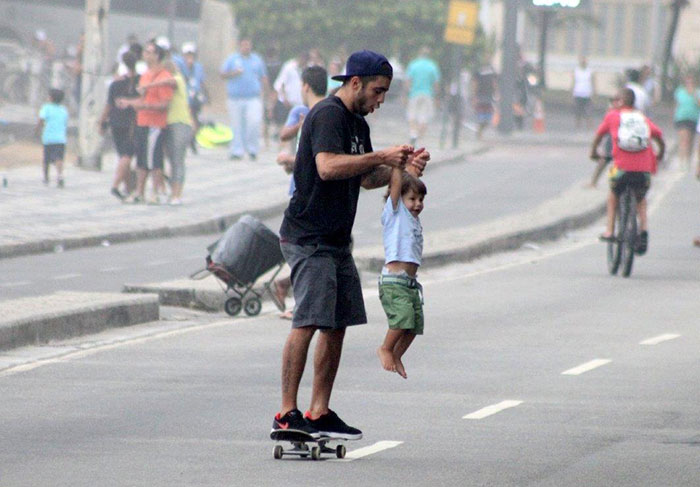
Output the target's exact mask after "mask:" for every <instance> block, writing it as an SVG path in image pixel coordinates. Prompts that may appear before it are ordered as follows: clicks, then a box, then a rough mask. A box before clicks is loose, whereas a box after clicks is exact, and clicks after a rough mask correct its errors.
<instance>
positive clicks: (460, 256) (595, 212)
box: [355, 203, 606, 272]
mask: <svg viewBox="0 0 700 487" xmlns="http://www.w3.org/2000/svg"><path fill="white" fill-rule="evenodd" d="M605 209H606V205H605V203H602V204H600V205H599V206H596V207H595V208H593V209H591V210H588V211H585V212H582V213H579V214H575V215H571V216H568V217H565V218H562V219H560V220H558V221H556V222H554V223H550V224H545V225H540V226H535V227H531V228H528V229H524V230H520V231H517V232H512V233H504V234H502V235H497V236H495V237H488V238H486V239H483V240H481V241H477V242H475V243H472V244H469V245H467V246H465V247H462V248H453V249H445V250H442V251H439V252H429V253H427V254H425V255H424V256H423V265H434V266H441V265H447V264H451V263H454V262H469V261H471V260H475V259H479V258H481V257H486V256H488V255H492V254H496V253H499V252H507V251H510V250H516V249H518V248H520V247H522V246H523V244H525V243H528V242H545V241H553V240H557V239H558V238H559V237H561V236H562V235H564V234H566V233H567V232H569V231H571V230H575V229H578V228H582V227H586V226H588V225H591V224H593V223H594V222H595V221H596V220H598V219H599V218H601V217H602V216H604V215H605ZM355 263H356V265H357V267H358V268H359V269H362V270H367V271H375V272H380V271H381V269H382V267H383V266H384V259H383V258H375V257H356V258H355Z"/></svg>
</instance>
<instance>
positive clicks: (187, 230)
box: [0, 201, 287, 259]
mask: <svg viewBox="0 0 700 487" xmlns="http://www.w3.org/2000/svg"><path fill="white" fill-rule="evenodd" d="M286 207H287V201H285V202H283V203H278V204H274V205H271V206H268V207H265V208H260V209H257V210H247V211H243V212H239V213H231V214H229V215H224V216H220V217H216V218H212V219H209V220H205V221H203V222H198V223H190V224H186V225H180V226H176V227H170V226H164V227H158V228H153V229H148V230H136V231H131V232H115V233H103V234H98V235H93V236H90V237H76V238H68V239H49V240H39V241H36V242H29V243H23V244H16V245H0V259H4V258H8V257H20V256H23V255H33V254H41V253H47V252H53V251H54V250H55V248H56V247H57V246H61V247H63V249H65V250H68V249H77V248H81V247H97V246H99V245H100V244H101V243H102V242H103V241H105V240H107V241H109V242H110V243H125V242H135V241H139V240H150V239H157V238H168V237H182V236H188V235H205V234H210V233H211V234H214V233H220V232H223V231H225V230H226V229H227V228H228V227H229V226H230V225H232V224H233V223H235V222H236V221H238V219H239V218H240V217H242V216H243V215H253V216H255V217H257V218H260V219H263V220H264V219H266V218H270V217H272V216H275V215H277V214H279V213H280V212H281V211H283V210H284V209H285V208H286Z"/></svg>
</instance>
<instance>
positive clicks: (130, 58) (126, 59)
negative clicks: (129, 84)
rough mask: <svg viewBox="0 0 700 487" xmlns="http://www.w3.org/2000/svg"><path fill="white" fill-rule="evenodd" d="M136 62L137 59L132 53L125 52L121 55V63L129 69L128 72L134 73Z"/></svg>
mask: <svg viewBox="0 0 700 487" xmlns="http://www.w3.org/2000/svg"><path fill="white" fill-rule="evenodd" d="M136 61H138V58H137V57H136V53H134V52H133V51H126V52H125V53H124V54H122V62H123V63H124V65H125V66H126V67H127V68H129V71H134V70H135V69H136Z"/></svg>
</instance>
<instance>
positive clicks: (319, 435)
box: [270, 428, 324, 440]
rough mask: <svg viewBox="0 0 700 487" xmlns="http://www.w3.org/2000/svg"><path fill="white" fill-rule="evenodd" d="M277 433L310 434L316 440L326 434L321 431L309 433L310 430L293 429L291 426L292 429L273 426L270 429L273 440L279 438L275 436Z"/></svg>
mask: <svg viewBox="0 0 700 487" xmlns="http://www.w3.org/2000/svg"><path fill="white" fill-rule="evenodd" d="M275 433H280V434H286V433H291V434H295V433H296V434H301V435H306V436H310V437H311V438H313V439H314V440H318V439H320V438H322V437H323V436H324V435H323V434H322V433H321V432H320V431H319V432H314V433H309V432H308V431H302V430H297V429H291V428H290V429H286V430H285V429H275V428H272V429H271V430H270V438H272V439H273V440H276V439H277V438H275Z"/></svg>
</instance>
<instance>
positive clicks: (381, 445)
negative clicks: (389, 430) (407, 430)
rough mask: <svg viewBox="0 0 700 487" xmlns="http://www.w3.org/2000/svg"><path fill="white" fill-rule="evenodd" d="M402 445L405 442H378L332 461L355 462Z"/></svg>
mask: <svg viewBox="0 0 700 487" xmlns="http://www.w3.org/2000/svg"><path fill="white" fill-rule="evenodd" d="M401 443H403V441H378V442H376V443H375V444H374V445H370V446H365V447H364V448H358V449H357V450H353V451H349V452H348V453H347V454H346V455H345V458H339V459H336V460H331V461H335V462H352V461H353V460H357V459H358V458H362V457H366V456H368V455H373V454H374V453H379V452H380V451H384V450H388V449H389V448H395V447H397V446H399V445H400V444H401Z"/></svg>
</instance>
